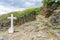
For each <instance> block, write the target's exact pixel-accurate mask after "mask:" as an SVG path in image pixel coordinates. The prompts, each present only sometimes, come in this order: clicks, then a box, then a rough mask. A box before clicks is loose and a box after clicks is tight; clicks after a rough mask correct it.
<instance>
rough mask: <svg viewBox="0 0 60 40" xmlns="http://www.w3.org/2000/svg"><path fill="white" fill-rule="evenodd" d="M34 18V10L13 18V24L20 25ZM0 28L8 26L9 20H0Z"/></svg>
mask: <svg viewBox="0 0 60 40" xmlns="http://www.w3.org/2000/svg"><path fill="white" fill-rule="evenodd" d="M34 20H36V15H35V11H33V12H31V13H30V14H27V15H24V16H20V17H19V18H18V19H17V20H14V25H22V24H24V23H26V22H30V21H34ZM0 27H1V28H5V27H6V28H8V27H10V20H5V21H0Z"/></svg>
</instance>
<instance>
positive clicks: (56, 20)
mask: <svg viewBox="0 0 60 40" xmlns="http://www.w3.org/2000/svg"><path fill="white" fill-rule="evenodd" d="M50 22H51V24H52V25H53V26H58V25H59V24H60V12H59V13H57V14H54V15H53V16H52V17H51V19H50Z"/></svg>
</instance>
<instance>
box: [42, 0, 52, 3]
mask: <svg viewBox="0 0 60 40" xmlns="http://www.w3.org/2000/svg"><path fill="white" fill-rule="evenodd" d="M42 2H43V4H49V3H50V2H52V0H43V1H42Z"/></svg>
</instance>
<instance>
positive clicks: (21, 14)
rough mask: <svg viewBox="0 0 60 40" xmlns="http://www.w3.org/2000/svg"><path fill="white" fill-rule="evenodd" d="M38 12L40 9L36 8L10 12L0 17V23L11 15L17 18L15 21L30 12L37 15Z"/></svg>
mask: <svg viewBox="0 0 60 40" xmlns="http://www.w3.org/2000/svg"><path fill="white" fill-rule="evenodd" d="M40 10H41V7H36V8H29V9H26V10H24V11H16V12H10V13H8V14H4V15H2V16H1V17H0V21H4V20H7V18H8V17H9V16H10V14H13V15H14V16H15V17H17V19H18V18H19V17H21V16H24V15H28V14H30V13H31V12H32V11H35V12H36V13H35V14H36V15H38V14H39V12H40Z"/></svg>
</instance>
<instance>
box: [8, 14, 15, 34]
mask: <svg viewBox="0 0 60 40" xmlns="http://www.w3.org/2000/svg"><path fill="white" fill-rule="evenodd" d="M8 19H11V27H10V28H9V33H13V32H14V28H13V20H14V19H16V17H14V16H13V14H11V17H8Z"/></svg>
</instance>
